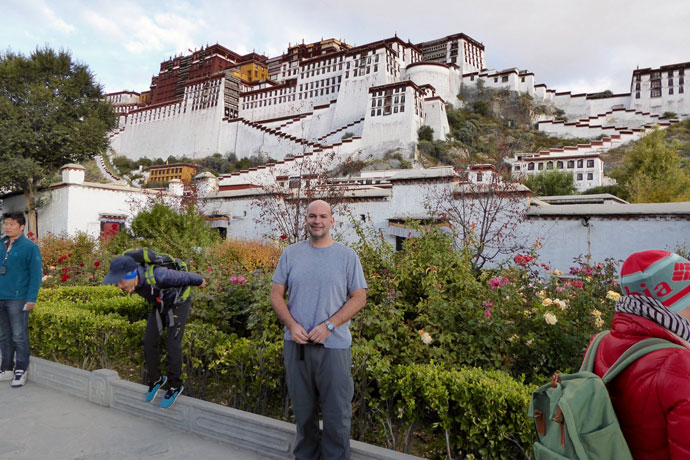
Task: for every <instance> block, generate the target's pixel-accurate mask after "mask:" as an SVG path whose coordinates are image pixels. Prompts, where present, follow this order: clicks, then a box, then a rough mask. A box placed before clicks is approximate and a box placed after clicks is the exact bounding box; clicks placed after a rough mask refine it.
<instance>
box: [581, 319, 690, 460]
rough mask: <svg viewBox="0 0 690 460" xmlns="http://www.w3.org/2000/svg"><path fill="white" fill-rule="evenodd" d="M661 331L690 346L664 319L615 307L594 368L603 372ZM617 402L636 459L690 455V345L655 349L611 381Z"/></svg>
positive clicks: (677, 458) (678, 459) (677, 459)
mask: <svg viewBox="0 0 690 460" xmlns="http://www.w3.org/2000/svg"><path fill="white" fill-rule="evenodd" d="M649 337H660V338H662V339H666V340H669V341H670V342H673V343H677V344H680V345H683V346H685V347H688V343H686V342H684V341H683V340H681V339H680V338H678V337H677V336H676V335H675V334H673V333H672V332H670V331H668V330H667V329H665V328H664V327H662V326H660V325H659V324H657V323H655V322H653V321H650V320H648V319H645V318H642V317H640V316H636V315H631V314H627V313H616V314H615V315H614V317H613V322H612V324H611V333H610V334H608V335H607V336H606V337H604V339H603V340H602V341H601V343H600V344H599V349H598V350H597V357H596V361H595V365H594V372H595V373H596V374H597V375H598V376H600V377H602V376H603V375H604V373H606V371H607V370H608V369H609V367H611V365H612V364H613V363H614V362H615V361H616V360H617V359H618V358H619V357H620V356H621V355H622V354H623V352H624V351H625V350H626V349H628V348H629V347H630V346H632V345H633V344H635V343H637V342H639V341H640V340H643V339H646V338H649ZM608 390H609V394H610V396H611V401H612V403H613V408H614V410H615V411H616V415H617V416H618V422H619V423H620V426H621V429H622V430H623V434H624V435H625V439H626V440H627V442H628V446H629V447H630V451H631V452H632V455H633V457H634V458H635V460H666V459H673V460H681V459H682V460H688V459H690V348H688V349H685V350H681V349H678V348H670V349H664V350H657V351H654V352H652V353H650V354H648V355H646V356H643V357H642V358H640V359H639V360H637V361H635V362H634V363H632V364H631V365H630V366H628V367H627V368H626V369H625V370H624V371H623V372H622V373H621V374H619V375H618V376H617V377H616V378H615V379H613V381H612V382H610V383H609V384H608Z"/></svg>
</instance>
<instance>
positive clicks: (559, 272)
mask: <svg viewBox="0 0 690 460" xmlns="http://www.w3.org/2000/svg"><path fill="white" fill-rule="evenodd" d="M551 274H552V275H553V276H561V275H562V274H563V272H562V271H560V270H554V271H552V272H551Z"/></svg>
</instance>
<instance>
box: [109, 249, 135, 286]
mask: <svg viewBox="0 0 690 460" xmlns="http://www.w3.org/2000/svg"><path fill="white" fill-rule="evenodd" d="M138 266H139V264H137V262H136V261H135V260H134V259H132V258H131V257H129V256H120V257H115V258H114V259H113V260H112V261H110V271H109V272H108V274H107V275H106V276H105V279H104V280H103V284H117V283H119V282H120V281H122V280H123V279H124V278H125V276H127V274H128V273H129V272H131V271H133V270H136V269H137V267H138Z"/></svg>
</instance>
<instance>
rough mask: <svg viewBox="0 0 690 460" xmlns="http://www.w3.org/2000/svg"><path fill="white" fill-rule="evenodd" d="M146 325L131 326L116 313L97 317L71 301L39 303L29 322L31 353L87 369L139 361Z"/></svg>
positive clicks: (96, 314) (140, 322) (141, 322)
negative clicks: (138, 349) (136, 352)
mask: <svg viewBox="0 0 690 460" xmlns="http://www.w3.org/2000/svg"><path fill="white" fill-rule="evenodd" d="M145 326H146V323H145V321H138V322H135V323H130V322H129V321H128V320H127V319H125V318H123V317H122V316H120V315H118V314H116V313H109V314H98V313H95V312H93V311H90V310H85V309H83V308H78V307H75V305H74V304H73V303H71V302H68V301H53V302H43V303H40V304H39V306H38V308H36V311H35V312H33V313H32V315H31V321H29V336H30V340H31V349H32V352H33V353H34V354H36V355H38V356H41V357H44V358H48V359H53V360H57V361H62V362H69V363H72V364H77V365H79V366H80V367H84V368H86V369H93V368H96V369H97V368H101V367H111V366H112V365H113V364H115V363H118V362H120V363H128V364H129V363H132V362H133V361H134V362H136V361H138V360H137V359H136V358H135V357H133V356H132V350H134V349H137V348H140V346H141V343H142V340H143V334H144V328H145Z"/></svg>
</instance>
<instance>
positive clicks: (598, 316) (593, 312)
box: [592, 308, 601, 318]
mask: <svg viewBox="0 0 690 460" xmlns="http://www.w3.org/2000/svg"><path fill="white" fill-rule="evenodd" d="M592 316H594V317H595V318H601V312H600V311H599V310H597V309H596V308H595V309H594V310H592Z"/></svg>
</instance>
